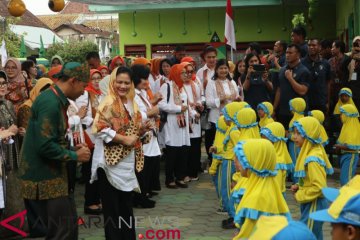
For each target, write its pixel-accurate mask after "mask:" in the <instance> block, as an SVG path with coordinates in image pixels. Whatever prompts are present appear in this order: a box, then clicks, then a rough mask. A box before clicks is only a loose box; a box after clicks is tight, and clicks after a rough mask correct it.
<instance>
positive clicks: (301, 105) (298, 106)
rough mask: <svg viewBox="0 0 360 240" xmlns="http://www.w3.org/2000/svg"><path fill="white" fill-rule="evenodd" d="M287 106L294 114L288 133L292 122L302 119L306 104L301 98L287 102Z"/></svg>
mask: <svg viewBox="0 0 360 240" xmlns="http://www.w3.org/2000/svg"><path fill="white" fill-rule="evenodd" d="M289 105H290V111H291V112H292V113H293V114H294V116H293V117H292V119H291V121H290V123H289V131H292V130H293V123H294V121H296V120H298V119H300V118H302V117H304V111H305V108H306V102H305V100H304V99H303V98H293V99H291V100H290V101H289Z"/></svg>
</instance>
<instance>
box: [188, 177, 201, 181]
mask: <svg viewBox="0 0 360 240" xmlns="http://www.w3.org/2000/svg"><path fill="white" fill-rule="evenodd" d="M190 181H199V177H192V178H190Z"/></svg>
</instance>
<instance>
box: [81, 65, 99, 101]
mask: <svg viewBox="0 0 360 240" xmlns="http://www.w3.org/2000/svg"><path fill="white" fill-rule="evenodd" d="M95 73H98V74H100V76H102V75H101V72H100V71H99V70H97V69H91V70H90V79H89V83H88V85H87V87H86V88H85V90H86V91H88V92H91V93H94V94H96V95H101V91H100V89H95V88H94V85H93V83H92V76H93V75H94V74H95Z"/></svg>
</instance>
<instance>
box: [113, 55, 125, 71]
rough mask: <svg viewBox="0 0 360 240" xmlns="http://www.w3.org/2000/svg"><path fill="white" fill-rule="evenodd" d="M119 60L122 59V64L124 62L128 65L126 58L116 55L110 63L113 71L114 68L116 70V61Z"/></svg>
mask: <svg viewBox="0 0 360 240" xmlns="http://www.w3.org/2000/svg"><path fill="white" fill-rule="evenodd" d="M118 60H120V62H122V64H123V66H124V67H125V66H126V64H125V61H124V59H123V58H122V57H120V56H115V57H114V58H113V59H112V60H111V63H110V70H111V71H114V70H115V68H116V66H115V63H116V62H117V61H118Z"/></svg>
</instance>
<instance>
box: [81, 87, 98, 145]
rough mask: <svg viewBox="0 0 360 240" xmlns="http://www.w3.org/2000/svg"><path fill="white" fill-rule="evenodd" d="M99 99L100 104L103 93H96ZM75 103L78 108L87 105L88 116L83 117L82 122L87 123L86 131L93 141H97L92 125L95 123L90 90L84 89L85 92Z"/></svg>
mask: <svg viewBox="0 0 360 240" xmlns="http://www.w3.org/2000/svg"><path fill="white" fill-rule="evenodd" d="M96 98H97V101H98V103H99V104H100V102H101V100H102V95H101V96H99V95H96ZM75 104H76V106H77V107H78V108H81V107H82V106H87V108H88V109H87V112H86V116H85V117H84V118H83V119H81V124H84V125H86V129H85V131H86V133H87V134H88V136H89V137H90V139H91V141H92V142H95V136H94V135H93V134H92V131H91V126H92V124H93V121H94V119H93V117H92V105H91V102H90V99H89V92H88V91H84V94H83V95H81V96H80V97H78V98H77V99H76V101H75Z"/></svg>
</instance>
